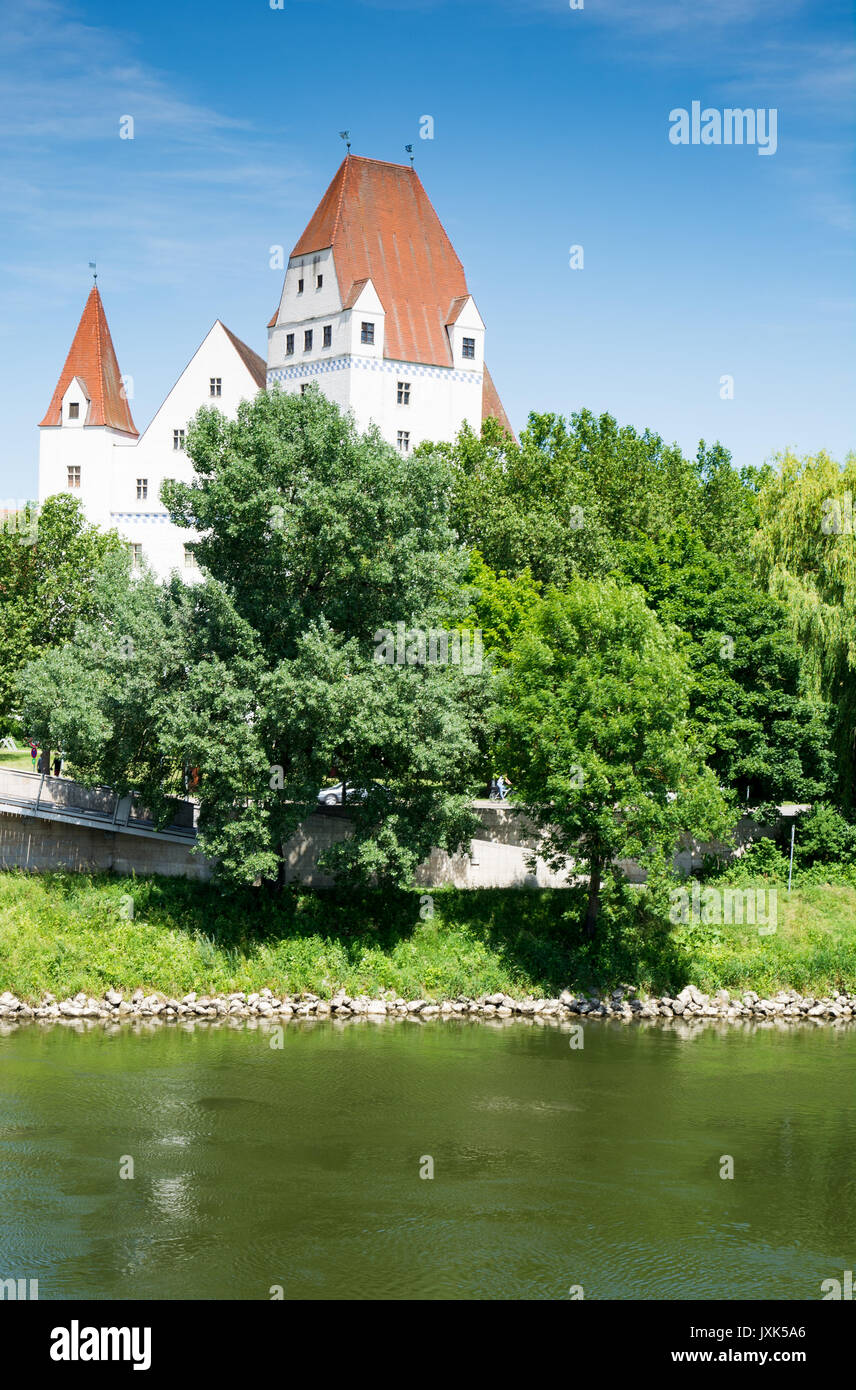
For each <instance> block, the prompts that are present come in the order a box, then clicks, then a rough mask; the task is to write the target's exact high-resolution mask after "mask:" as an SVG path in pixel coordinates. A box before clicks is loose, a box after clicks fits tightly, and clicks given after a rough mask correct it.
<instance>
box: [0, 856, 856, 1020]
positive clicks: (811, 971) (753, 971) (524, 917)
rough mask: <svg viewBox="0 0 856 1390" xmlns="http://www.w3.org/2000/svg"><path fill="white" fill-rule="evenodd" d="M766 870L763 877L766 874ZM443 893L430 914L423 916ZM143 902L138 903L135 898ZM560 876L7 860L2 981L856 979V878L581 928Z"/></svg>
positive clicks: (646, 985) (0, 940)
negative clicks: (325, 881)
mask: <svg viewBox="0 0 856 1390" xmlns="http://www.w3.org/2000/svg"><path fill="white" fill-rule="evenodd" d="M764 886H765V887H769V886H770V885H769V884H765V885H764ZM432 908H433V916H427V917H425V918H424V919H423V918H422V917H420V912H422V913H423V914H426V913H428V912H430V911H431V909H432ZM131 910H133V916H132V917H128V916H127V913H128V912H129V911H131ZM574 918H576V920H577V921H578V920H579V915H578V910H576V909H574V904H573V899H572V895H571V894H570V893H568V892H549V891H540V892H538V891H534V892H508V891H505V890H500V889H484V890H479V891H470V892H465V891H459V890H456V889H443V890H442V891H435V892H434V893H433V894H432V895H431V899H430V900H429V899H427V898H426V897H425V896H424V895H422V896H420V894H419V893H418V892H387V893H380V892H374V893H369V892H367V893H362V894H345V893H329V892H328V893H311V892H308V891H306V890H294V891H292V892H289V893H288V894H287V896H286V897H285V899H284V900H283V901H281V902H274V901H271V900H269V899H267V900H265V899H262V900H260V899H259V896H258V895H257V894H254V893H252V892H246V893H244V894H238V895H236V896H230V897H225V896H223V895H222V894H221V893H220V892H219V891H218V890H217V889H216V888H214V887H211V886H209V885H203V884H192V883H185V882H184V881H182V880H173V879H163V878H161V879H121V878H117V877H113V876H110V875H98V876H88V875H81V874H46V875H30V874H24V873H18V872H7V873H0V991H2V990H4V989H10V990H12V991H13V992H14V993H16V994H18V995H19V996H22V997H24V998H27V999H34V998H36V997H37V996H40V995H41V994H42V993H43V992H44V991H48V990H49V991H51V992H52V993H54V994H56V995H57V996H58V997H59V996H63V997H64V996H67V995H70V994H74V993H76V992H77V991H78V990H85V991H86V992H87V993H91V994H95V995H100V994H102V993H103V991H104V990H105V989H106V988H108V987H110V986H116V987H119V988H124V989H133V988H135V987H137V986H142V987H143V988H144V989H146V990H147V991H151V990H162V991H163V992H165V993H167V994H175V993H182V994H183V993H186V992H187V991H189V990H191V989H197V990H205V991H217V990H220V991H227V990H247V991H250V990H254V989H260V988H262V987H263V986H265V985H268V986H270V987H271V988H272V989H274V990H287V991H288V992H290V993H295V992H297V991H299V990H312V991H313V992H315V993H317V994H319V995H321V996H322V997H325V996H329V995H330V994H332V993H333V992H334V991H335V989H336V988H337V987H338V986H340V985H342V986H344V987H345V989H347V990H348V992H349V993H354V994H356V993H359V992H362V991H365V992H368V993H377V992H378V991H380V990H382V989H395V990H397V991H398V992H399V993H400V994H402V995H404V996H406V997H409V998H414V997H416V996H419V995H423V996H430V997H434V998H440V997H454V996H455V995H457V994H459V993H463V994H469V995H478V994H480V993H482V992H484V991H494V990H503V991H506V992H507V993H509V994H512V995H514V996H516V997H519V996H521V995H523V994H526V993H532V994H536V995H555V994H556V993H557V992H558V991H559V990H561V989H562V988H564V987H566V986H567V987H570V988H572V989H593V988H596V987H603V986H607V985H608V986H614V985H616V984H619V983H630V984H635V985H637V986H638V987H639V988H640V989H641V990H645V991H650V992H667V991H676V990H678V989H680V988H682V986H683V985H685V984H695V985H698V986H699V987H700V988H701V989H703V990H705V991H707V992H710V991H713V990H715V989H718V988H721V987H725V988H727V989H730V990H739V989H755V990H757V991H758V992H759V993H768V992H770V991H772V990H775V989H779V988H784V987H792V988H795V989H798V990H800V991H802V992H803V993H814V994H818V995H820V994H828V993H830V992H831V991H833V990H835V989H851V990H852V989H853V988H854V986H856V888H853V887H849V886H837V887H830V886H826V885H815V886H812V887H804V888H799V889H794V891H793V893H792V894H791V895H790V898H789V897H788V895H787V893H786V892H785V891H784V890H783V889H780V890H779V912H778V928H777V931H776V933H775V934H773V935H769V936H759V934H758V931H757V928H756V927H753V926H747V925H744V926H738V925H734V926H725V927H715V928H708V927H690V928H673V929H668V928H667V926H666V925H665V924H663V923H656V922H651V921H641V922H640V921H639V920H637V919H638V914H636V915H635V916H634V914H633V913H632V911H631V912H630V913H626V912H625V913H624V914H623V915H622V914H620V913H616V914H614V915H613V916H612V917H609V916H607V918H606V919H605V921H604V924H603V935H602V939H601V941H600V942H599V943H597V945H596V946H595V947H594V948H592V947H591V946H590V945H588V944H586V943H584V942H583V940H582V938H581V936H580V933H579V929H578V926H577V925H576V922H575V921H574Z"/></svg>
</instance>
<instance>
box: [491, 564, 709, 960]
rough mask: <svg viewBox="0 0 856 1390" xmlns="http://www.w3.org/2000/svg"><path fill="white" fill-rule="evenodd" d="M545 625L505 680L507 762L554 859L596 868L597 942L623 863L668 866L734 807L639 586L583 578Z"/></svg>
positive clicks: (673, 650)
mask: <svg viewBox="0 0 856 1390" xmlns="http://www.w3.org/2000/svg"><path fill="white" fill-rule="evenodd" d="M534 617H535V621H534V624H533V626H532V627H531V629H530V630H529V631H527V632H524V633H523V634H522V636H520V637H519V639H518V641H517V642H516V644H515V647H514V649H513V652H512V654H511V660H510V662H509V664H508V666H507V668H506V669H505V670H503V671H502V672H501V674H500V685H499V696H498V700H497V703H496V706H495V711H494V719H495V724H496V737H497V748H498V756H499V757H500V760H501V762H502V764H503V766H504V767H505V769H506V770H507V772H508V774H509V776H510V777H511V780H512V783H513V784H514V786H515V788H516V791H517V794H518V796H520V797H521V798H522V800H523V802H524V804H525V809H526V811H527V813H528V814H529V815H530V816H531V817H532V819H533V820H534V821H535V823H536V824H537V825H538V826H540V827H541V828H542V830H543V832H544V835H545V841H544V857H545V858H546V859H547V861H548V862H549V863H550V864H551V865H552V866H553V867H555V868H561V867H565V866H567V865H568V864H569V863H571V862H573V863H574V864H575V865H577V866H579V867H580V868H581V869H583V870H584V871H586V872H588V874H589V894H588V908H587V913H586V929H587V932H588V933H589V934H590V935H593V934H594V932H595V926H596V921H597V914H598V905H599V897H600V891H601V885H602V881H603V877H604V875H614V876H616V877H619V878H620V877H621V870H620V868H619V867H618V865H617V861H619V860H621V859H627V858H636V859H640V860H642V861H643V862H648V863H652V864H659V865H662V864H663V863H664V862H665V861H667V860H669V859H670V858H671V855H672V852H673V850H674V847H675V844H676V843H677V841H678V839H679V836H680V834H681V832H682V831H690V832H692V833H694V834H696V835H712V834H714V833H717V832H718V831H721V830H723V829H724V828H725V824H726V817H727V806H726V802H725V800H724V798H723V797H722V795H721V794H720V792H719V791H718V789H717V785H716V779H715V777H714V775H713V773H712V772H711V771H710V769H709V768H707V767H706V766H705V758H704V753H705V750H704V749H703V747H702V746H701V745H700V743H699V741H698V737H697V734H696V731H695V730H694V728H693V725H692V722H691V720H690V711H689V689H690V686H691V684H692V676H691V672H690V669H689V666H688V663H687V662H686V659H685V658H684V657H683V656H682V655H681V653H680V651H679V650H678V646H677V644H676V640H675V634H674V631H673V630H671V629H670V628H667V627H666V626H664V625H663V624H662V623H661V622H660V621H659V620H658V618H657V617H656V616H655V614H654V613H652V611H651V610H650V608H648V606H647V605H646V603H645V598H644V594H643V593H642V591H641V590H640V589H638V588H626V587H621V586H620V585H618V584H616V583H614V582H612V581H605V582H593V581H585V580H577V581H575V582H574V583H573V584H572V585H571V586H570V587H569V589H568V590H567V591H565V592H560V591H558V590H551V591H550V592H549V593H548V594H547V595H546V596H545V597H544V598H543V599H542V600H540V601H539V603H538V605H537V611H536V613H535V615H534Z"/></svg>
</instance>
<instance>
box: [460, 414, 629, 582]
mask: <svg viewBox="0 0 856 1390" xmlns="http://www.w3.org/2000/svg"><path fill="white" fill-rule="evenodd" d="M573 444H574V441H573V438H572V436H571V435H570V434H569V431H568V426H567V424H566V422H565V421H564V420H563V419H561V417H559V416H556V415H539V416H536V415H533V416H531V417H530V420H529V425H528V427H527V429H525V430H524V431H523V434H522V435H521V438H520V443H519V444H517V443H515V441H514V440H513V439H512V438H511V436H510V435H508V434H507V433H506V432H505V431H504V430H502V429H501V428H500V427H499V425H498V424H497V422H496V421H495V420H487V421H485V423H484V426H483V427H482V433H481V435H480V436H477V435H476V434H474V433H473V431H472V430H470V429H469V428H468V427H465V428H464V429H463V430H462V431H461V433H460V434H459V435H458V437H457V439H456V440H455V442H454V443H453V444H445V445H440V446H436V447H438V448H439V451H440V452H441V453H442V454H444V455H445V456H446V457H447V458H448V459H449V461H450V463H451V465H452V469H453V477H454V492H453V497H452V510H451V521H452V524H453V525H454V527H455V529H456V531H457V533H458V535H459V537H460V539H461V540H462V542H463V543H464V544H465V545H467V546H469V547H471V548H472V549H474V550H478V551H479V553H480V554H481V555H482V557H483V559H484V561H485V562H486V564H487V565H488V566H489V567H490V568H491V569H492V570H494V571H495V572H496V573H499V574H507V575H512V576H513V575H517V574H520V573H522V572H523V571H524V570H526V569H528V570H529V571H530V573H531V575H532V577H533V578H534V579H535V580H536V581H538V582H540V583H545V584H557V585H560V586H561V585H563V584H565V583H567V582H568V581H569V580H570V579H571V578H573V576H574V575H577V574H582V575H594V574H604V573H605V572H606V571H607V570H608V569H609V568H610V567H611V565H612V563H613V560H612V555H611V551H610V547H609V544H608V540H607V536H606V531H605V528H604V524H603V521H602V518H601V516H600V509H599V505H598V501H597V498H596V496H595V492H594V490H593V488H592V486H591V481H590V479H589V477H588V476H587V474H586V471H585V468H584V467H581V466H580V464H579V461H578V458H577V455H576V453H575V450H574V447H573Z"/></svg>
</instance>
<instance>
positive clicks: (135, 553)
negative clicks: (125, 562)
mask: <svg viewBox="0 0 856 1390" xmlns="http://www.w3.org/2000/svg"><path fill="white" fill-rule="evenodd" d="M142 563H143V547H142V545H140V544H139V543H138V542H137V541H133V542H132V543H131V566H132V568H133V569H135V570H138V569H139V568H140V567H141V565H142Z"/></svg>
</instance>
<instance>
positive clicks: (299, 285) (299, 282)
mask: <svg viewBox="0 0 856 1390" xmlns="http://www.w3.org/2000/svg"><path fill="white" fill-rule="evenodd" d="M297 293H298V294H302V293H303V281H302V280H298V282H297Z"/></svg>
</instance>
